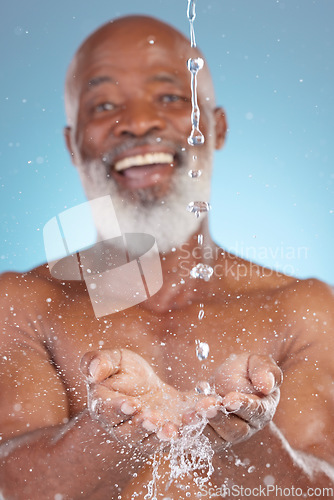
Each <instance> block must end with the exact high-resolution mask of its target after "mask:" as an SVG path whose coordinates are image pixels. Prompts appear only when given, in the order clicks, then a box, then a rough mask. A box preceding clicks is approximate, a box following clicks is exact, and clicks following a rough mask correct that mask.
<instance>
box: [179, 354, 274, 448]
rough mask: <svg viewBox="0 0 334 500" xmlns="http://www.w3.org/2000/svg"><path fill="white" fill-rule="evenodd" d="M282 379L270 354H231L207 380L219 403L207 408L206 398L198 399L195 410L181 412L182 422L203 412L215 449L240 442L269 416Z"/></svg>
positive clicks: (260, 426)
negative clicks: (209, 380) (185, 412)
mask: <svg viewBox="0 0 334 500" xmlns="http://www.w3.org/2000/svg"><path fill="white" fill-rule="evenodd" d="M282 380H283V376H282V371H281V369H280V368H279V367H278V365H277V364H276V363H275V361H274V360H273V359H272V358H271V357H270V356H263V355H257V354H246V353H245V354H240V355H232V356H230V357H229V358H228V359H227V360H226V361H225V362H224V363H222V364H221V365H220V366H219V368H218V369H217V370H216V372H215V374H214V377H213V379H212V380H211V387H213V388H214V391H215V394H216V395H217V396H218V398H219V402H218V403H217V404H216V405H215V406H214V407H212V406H211V407H210V409H209V411H207V408H208V400H206V399H201V400H199V401H198V402H197V405H196V409H195V411H192V412H188V413H187V414H185V416H184V419H183V420H184V423H186V424H187V423H191V422H194V421H196V420H197V419H198V418H199V415H202V414H206V416H207V418H208V423H209V425H208V426H207V428H206V434H207V435H208V437H209V438H210V440H211V442H212V445H213V447H214V449H216V450H219V449H221V448H225V447H226V444H227V443H232V444H233V443H238V442H241V441H244V440H246V439H248V438H249V437H251V436H252V435H253V434H254V433H255V432H257V431H259V430H261V429H263V427H265V425H267V424H268V423H269V422H270V421H271V420H272V419H273V416H274V414H275V411H276V408H277V405H278V403H279V398H280V389H279V386H280V385H281V383H282Z"/></svg>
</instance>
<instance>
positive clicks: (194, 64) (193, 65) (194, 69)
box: [187, 57, 204, 73]
mask: <svg viewBox="0 0 334 500" xmlns="http://www.w3.org/2000/svg"><path fill="white" fill-rule="evenodd" d="M203 66H204V60H203V59H202V58H201V57H195V58H193V57H191V58H190V59H188V61H187V68H188V69H189V71H190V72H191V73H198V72H199V70H201V69H202V68H203Z"/></svg>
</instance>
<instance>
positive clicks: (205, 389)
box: [195, 380, 214, 396]
mask: <svg viewBox="0 0 334 500" xmlns="http://www.w3.org/2000/svg"><path fill="white" fill-rule="evenodd" d="M195 391H196V392H197V394H205V396H209V395H210V394H213V393H214V391H213V390H212V388H211V386H210V384H209V382H208V381H207V380H201V381H200V382H198V384H197V386H196V388H195Z"/></svg>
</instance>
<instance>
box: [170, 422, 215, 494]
mask: <svg viewBox="0 0 334 500" xmlns="http://www.w3.org/2000/svg"><path fill="white" fill-rule="evenodd" d="M207 423H208V420H207V419H206V418H204V417H203V418H202V419H201V420H200V421H199V422H198V423H196V424H191V425H186V426H185V427H183V429H182V431H181V436H180V437H179V438H178V439H176V440H174V441H172V442H171V447H170V450H169V454H168V460H169V463H170V476H169V479H170V482H172V481H175V480H177V479H183V478H184V477H185V476H187V477H189V474H191V473H193V472H194V474H193V481H194V482H195V484H196V485H197V486H198V487H199V488H201V487H203V485H204V484H205V483H207V482H208V481H209V479H210V477H211V475H212V473H213V471H214V468H213V465H212V457H213V454H214V452H213V449H212V446H211V443H210V440H209V438H207V437H206V436H205V435H204V434H203V431H204V428H205V427H206V425H207ZM199 472H204V473H205V475H204V476H201V475H200V474H199Z"/></svg>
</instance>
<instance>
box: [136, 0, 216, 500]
mask: <svg viewBox="0 0 334 500" xmlns="http://www.w3.org/2000/svg"><path fill="white" fill-rule="evenodd" d="M195 3H196V0H188V8H187V17H188V20H189V25H190V40H191V47H196V41H195V29H194V20H195V17H196V10H195V7H196V5H195ZM203 65H204V61H203V59H202V58H201V57H197V58H190V59H188V61H187V67H188V70H189V71H190V73H191V102H192V111H191V126H192V129H191V133H190V135H189V137H188V143H189V145H190V146H192V147H200V146H201V145H202V144H204V141H205V138H204V135H203V134H202V132H201V131H200V129H199V120H200V109H199V106H198V102H197V74H198V72H199V71H200V70H201V69H202V68H203ZM192 159H193V168H192V169H190V170H189V172H188V175H189V177H190V178H191V179H193V180H194V181H197V180H198V179H199V177H200V176H201V174H202V172H201V170H199V169H198V168H197V165H196V161H197V155H193V158H192ZM186 209H187V210H188V212H190V213H192V214H194V216H195V217H196V218H199V217H200V216H201V214H204V213H207V212H209V211H210V210H211V206H210V203H209V202H208V201H205V200H199V201H192V202H190V203H189V204H188V205H187V207H186ZM203 240H204V236H203V234H198V235H197V243H198V245H199V246H200V247H202V246H203ZM212 274H213V269H212V267H211V266H209V265H208V264H205V263H198V264H197V265H196V266H194V267H193V268H192V270H191V272H190V275H191V277H192V278H194V279H202V280H204V281H208V280H209V279H210V278H211V276H212ZM204 316H205V312H204V304H202V303H201V304H200V309H199V313H198V320H199V321H202V319H203V318H204ZM195 350H196V356H197V358H198V359H199V360H200V361H204V360H206V359H207V357H208V356H209V351H210V347H209V345H208V344H207V343H206V342H203V341H201V340H199V339H197V340H196V341H195ZM202 367H204V365H202ZM195 390H196V392H197V393H198V394H206V395H207V394H210V393H211V391H212V390H211V387H210V384H209V383H208V382H206V381H199V383H198V384H197V386H196V388H195ZM207 422H208V421H207V419H206V418H205V417H203V418H202V419H200V421H199V422H198V423H196V424H191V425H187V426H184V427H183V428H182V430H181V433H180V436H179V437H178V438H177V439H175V440H172V442H171V446H170V450H169V453H168V456H167V457H166V456H165V457H164V456H163V453H162V449H163V446H162V447H161V450H159V451H158V452H156V454H155V456H154V459H153V464H152V480H151V481H150V482H149V484H148V485H147V494H146V495H145V500H149V499H150V500H157V493H158V492H157V481H158V480H159V479H160V475H159V466H160V465H161V463H162V461H163V460H167V461H168V462H169V469H170V473H169V482H168V484H166V485H165V491H166V496H165V497H164V500H173V499H172V498H171V497H170V496H169V495H168V486H169V484H170V483H172V482H174V484H175V483H177V482H178V481H179V480H180V479H182V478H184V477H187V478H189V476H192V477H193V481H194V482H195V484H196V485H197V486H198V487H201V486H202V485H203V484H205V483H206V482H208V481H209V480H210V477H211V475H212V473H213V470H214V469H213V465H212V457H213V454H214V452H213V450H212V447H211V444H210V441H209V439H208V438H207V437H206V436H205V435H204V434H203V430H204V428H205V426H206V425H207ZM188 482H189V479H188ZM179 488H180V489H185V490H186V487H185V486H182V485H179ZM185 494H186V496H189V495H190V493H188V494H187V492H186V491H185Z"/></svg>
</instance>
